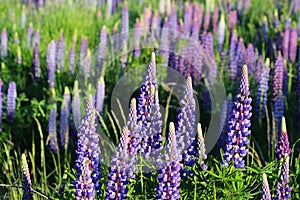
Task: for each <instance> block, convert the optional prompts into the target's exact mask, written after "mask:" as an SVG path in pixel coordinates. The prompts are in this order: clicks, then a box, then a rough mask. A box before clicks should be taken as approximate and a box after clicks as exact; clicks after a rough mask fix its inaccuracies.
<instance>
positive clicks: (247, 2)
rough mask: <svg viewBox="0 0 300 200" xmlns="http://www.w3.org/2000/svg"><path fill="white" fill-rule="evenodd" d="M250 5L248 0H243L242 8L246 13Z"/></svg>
mask: <svg viewBox="0 0 300 200" xmlns="http://www.w3.org/2000/svg"><path fill="white" fill-rule="evenodd" d="M250 6H251V2H250V0H244V9H245V12H246V13H247V12H248V10H249V8H250Z"/></svg>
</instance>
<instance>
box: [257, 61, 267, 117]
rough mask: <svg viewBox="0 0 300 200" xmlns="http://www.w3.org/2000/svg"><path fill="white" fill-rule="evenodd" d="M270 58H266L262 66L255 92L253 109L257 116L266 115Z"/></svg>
mask: <svg viewBox="0 0 300 200" xmlns="http://www.w3.org/2000/svg"><path fill="white" fill-rule="evenodd" d="M269 65H270V59H268V58H267V61H266V64H265V66H263V67H262V70H261V73H260V77H259V83H258V89H257V93H256V102H255V110H256V114H257V117H258V118H262V119H264V118H265V117H266V106H267V101H268V90H269V84H268V83H269V74H270V67H269Z"/></svg>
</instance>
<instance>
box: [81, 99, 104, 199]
mask: <svg viewBox="0 0 300 200" xmlns="http://www.w3.org/2000/svg"><path fill="white" fill-rule="evenodd" d="M95 120H96V111H95V108H94V101H93V96H92V95H91V94H90V95H89V96H88V100H87V105H86V110H85V116H84V119H82V121H81V124H80V126H79V128H78V141H77V150H76V154H77V159H76V161H75V170H76V171H77V179H76V182H75V188H76V191H75V196H76V198H77V199H84V198H86V199H93V198H94V195H95V193H97V195H100V188H101V181H99V179H100V178H101V176H102V175H101V172H100V168H101V162H100V159H101V152H100V146H99V135H98V134H97V133H96V124H95Z"/></svg>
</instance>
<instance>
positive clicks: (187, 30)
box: [183, 2, 193, 37]
mask: <svg viewBox="0 0 300 200" xmlns="http://www.w3.org/2000/svg"><path fill="white" fill-rule="evenodd" d="M192 19H193V18H192V6H191V5H190V4H189V2H186V3H185V9H184V17H183V23H184V24H183V27H184V28H183V31H184V34H185V36H186V37H189V36H190V34H191V25H192Z"/></svg>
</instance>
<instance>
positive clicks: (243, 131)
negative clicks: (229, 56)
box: [223, 65, 252, 168]
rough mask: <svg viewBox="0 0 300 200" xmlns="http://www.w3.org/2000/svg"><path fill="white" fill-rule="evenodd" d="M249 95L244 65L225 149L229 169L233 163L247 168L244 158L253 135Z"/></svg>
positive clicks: (246, 70)
mask: <svg viewBox="0 0 300 200" xmlns="http://www.w3.org/2000/svg"><path fill="white" fill-rule="evenodd" d="M249 94H250V92H249V83H248V68H247V66H246V65H244V66H243V70H242V78H241V82H240V88H239V93H238V94H237V96H236V99H235V101H234V103H233V107H232V111H231V115H230V117H229V120H228V130H227V134H226V146H225V147H224V154H223V158H224V160H223V165H224V166H225V167H228V165H229V164H230V163H231V162H232V163H233V165H234V167H236V168H244V167H245V161H244V160H243V158H244V157H246V155H247V153H248V148H247V145H248V143H249V140H248V136H249V135H250V134H251V130H249V128H250V126H251V122H250V117H251V115H252V113H251V110H252V107H251V101H252V99H251V97H249Z"/></svg>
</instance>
